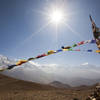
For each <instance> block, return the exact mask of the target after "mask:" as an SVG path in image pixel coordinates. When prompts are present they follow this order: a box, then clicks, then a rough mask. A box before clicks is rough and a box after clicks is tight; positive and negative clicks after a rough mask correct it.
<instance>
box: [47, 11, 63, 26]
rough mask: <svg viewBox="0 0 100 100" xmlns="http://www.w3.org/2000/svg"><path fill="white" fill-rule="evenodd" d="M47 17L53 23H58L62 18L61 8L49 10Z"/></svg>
mask: <svg viewBox="0 0 100 100" xmlns="http://www.w3.org/2000/svg"><path fill="white" fill-rule="evenodd" d="M49 19H50V21H51V22H52V23H54V24H59V23H61V22H62V21H63V20H64V14H63V12H62V11H61V10H59V9H56V10H53V11H52V12H50V14H49Z"/></svg>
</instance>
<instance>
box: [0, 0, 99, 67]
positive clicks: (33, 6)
mask: <svg viewBox="0 0 100 100" xmlns="http://www.w3.org/2000/svg"><path fill="white" fill-rule="evenodd" d="M58 4H60V5H63V4H64V10H65V13H66V15H67V14H69V17H68V20H67V21H66V22H65V23H67V24H68V25H70V27H71V28H72V29H73V30H74V31H75V32H76V33H78V34H79V35H77V34H75V33H73V32H72V31H71V30H70V29H69V28H68V27H66V25H64V24H61V25H60V26H59V28H58V31H57V32H56V27H55V26H54V25H53V24H49V25H47V26H46V27H45V28H44V29H42V30H41V27H43V26H45V25H46V24H47V23H48V20H47V16H45V15H44V14H41V13H39V11H41V12H43V13H47V11H48V10H49V11H50V5H58ZM99 4H100V1H99V0H0V54H2V55H5V56H7V57H9V58H11V59H14V58H17V59H22V58H25V59H26V58H29V57H34V56H37V55H38V54H42V53H45V52H47V51H48V50H56V49H59V48H60V47H61V46H62V45H64V46H66V45H72V44H73V43H77V42H79V41H82V40H88V39H92V38H93V34H92V29H91V23H90V20H89V14H91V15H92V17H93V19H94V21H95V22H96V24H97V25H98V26H100V5H99ZM39 31H40V32H39ZM32 35H33V37H32V38H30V37H31V36H32ZM78 48H80V49H93V50H97V47H96V45H95V44H87V45H84V46H81V47H78ZM99 59H100V55H99V54H96V53H86V52H62V53H59V54H56V55H51V56H48V57H45V58H42V59H39V60H36V61H35V62H38V63H43V64H51V63H52V64H54V63H56V64H61V65H67V64H68V65H79V64H82V63H85V62H88V63H90V64H94V65H100V61H99Z"/></svg>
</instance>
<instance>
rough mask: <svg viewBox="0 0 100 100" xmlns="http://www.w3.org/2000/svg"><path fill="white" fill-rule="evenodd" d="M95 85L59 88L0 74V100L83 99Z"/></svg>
mask: <svg viewBox="0 0 100 100" xmlns="http://www.w3.org/2000/svg"><path fill="white" fill-rule="evenodd" d="M94 88H95V86H90V87H89V86H88V87H87V86H80V87H75V88H71V87H70V88H68V89H61V88H55V87H52V86H49V85H42V84H37V83H33V82H26V81H22V80H17V79H13V78H10V77H7V76H4V75H0V100H73V98H78V99H79V100H85V98H86V97H87V96H88V95H89V94H90V93H92V92H93V91H94Z"/></svg>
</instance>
